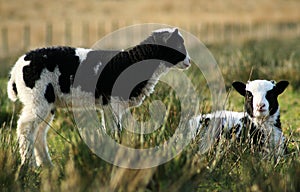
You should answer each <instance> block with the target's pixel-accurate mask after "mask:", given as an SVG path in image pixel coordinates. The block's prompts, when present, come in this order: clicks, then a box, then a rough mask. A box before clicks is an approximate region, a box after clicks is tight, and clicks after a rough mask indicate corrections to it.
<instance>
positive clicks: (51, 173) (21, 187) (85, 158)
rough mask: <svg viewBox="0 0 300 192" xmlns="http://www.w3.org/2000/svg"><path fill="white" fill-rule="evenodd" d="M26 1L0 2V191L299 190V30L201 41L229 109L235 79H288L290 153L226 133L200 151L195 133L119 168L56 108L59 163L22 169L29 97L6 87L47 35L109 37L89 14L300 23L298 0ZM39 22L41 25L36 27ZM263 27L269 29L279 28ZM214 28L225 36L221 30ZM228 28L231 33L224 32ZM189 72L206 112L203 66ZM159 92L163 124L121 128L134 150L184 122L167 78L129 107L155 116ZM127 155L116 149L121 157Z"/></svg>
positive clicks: (285, 114) (75, 42)
mask: <svg viewBox="0 0 300 192" xmlns="http://www.w3.org/2000/svg"><path fill="white" fill-rule="evenodd" d="M22 2H23V1H22ZM26 2H27V3H24V4H22V3H20V1H18V0H12V1H8V2H7V1H4V0H0V19H1V23H0V29H2V30H1V31H0V34H2V36H1V40H0V42H1V43H0V48H3V47H5V46H4V45H6V43H5V39H4V38H5V37H6V35H3V34H5V33H6V29H10V30H9V31H8V32H9V33H8V38H9V39H8V43H7V44H9V45H10V47H9V48H10V51H9V52H5V50H3V49H2V50H0V55H1V56H0V69H1V70H0V169H1V171H0V191H101V192H102V191H146V192H152V191H153V192H154V191H155V192H156V191H199V192H202V191H249V192H250V191H253V192H260V191H261V192H265V191H280V192H281V191H295V192H296V191H300V179H299V178H300V97H299V95H300V36H299V34H300V33H299V31H300V30H299V29H298V28H296V29H295V33H294V34H290V33H288V34H278V35H276V36H267V35H265V36H264V37H261V38H252V36H251V38H243V39H242V40H241V39H240V38H236V37H235V36H233V37H230V38H229V39H226V38H224V39H223V41H222V42H217V41H204V43H205V45H206V46H207V48H208V49H209V50H210V51H211V53H212V55H213V56H214V58H215V59H216V61H217V63H218V66H219V68H220V70H221V72H222V75H223V78H224V82H225V84H226V89H227V92H228V99H227V101H226V104H225V108H226V109H229V110H236V111H242V110H243V98H242V97H241V96H240V95H239V94H238V93H236V92H235V91H234V90H231V83H232V82H233V81H237V80H238V81H244V82H246V81H247V80H248V79H249V78H250V79H258V78H259V79H274V80H276V81H279V80H282V79H285V80H288V81H289V82H290V85H289V87H288V89H287V90H286V91H285V92H284V93H283V94H282V95H281V96H279V103H280V107H281V123H282V128H283V132H284V134H285V136H286V137H287V139H288V154H287V155H286V156H285V157H284V158H282V159H280V161H279V162H273V161H271V160H265V159H262V158H261V157H260V154H258V153H257V152H253V151H252V150H251V149H250V148H249V146H248V145H247V144H245V143H235V142H231V141H226V140H221V142H220V143H219V144H218V145H217V146H216V148H215V149H214V150H211V151H209V152H208V153H206V154H200V153H199V151H198V145H197V141H198V140H199V139H201V138H199V137H197V138H196V139H195V140H194V141H192V142H191V143H189V144H188V146H187V147H185V148H184V150H183V151H182V152H181V153H180V154H179V155H177V156H176V157H175V158H173V159H172V160H170V161H168V162H167V163H165V164H162V165H159V166H157V167H153V168H148V169H125V168H120V167H117V166H114V165H112V164H110V163H107V162H106V161H104V160H103V159H101V158H99V157H98V156H97V155H95V154H94V153H93V152H92V151H91V150H90V149H89V148H88V147H87V145H86V144H85V143H84V141H83V140H82V138H81V136H80V134H79V132H78V129H77V127H76V125H75V124H74V117H73V115H72V113H70V112H68V111H67V110H63V109H59V110H57V112H56V118H55V120H54V122H53V124H52V125H51V128H50V130H49V132H48V137H47V138H48V146H49V152H50V154H51V158H52V161H53V164H54V166H53V167H51V168H48V167H40V168H36V169H34V168H33V169H25V170H24V169H21V166H20V162H21V160H20V155H19V153H18V144H17V138H16V126H17V120H18V115H19V113H20V110H21V108H22V104H21V103H20V102H16V103H12V102H11V101H9V100H8V98H7V93H6V83H7V78H8V75H7V74H8V71H9V69H10V67H11V66H12V65H13V63H14V62H15V61H16V60H17V58H18V57H19V56H20V54H22V53H23V52H21V51H27V48H28V49H29V48H33V47H36V46H44V45H45V44H47V38H50V39H51V41H48V44H47V45H49V43H50V42H51V43H53V44H64V42H67V43H66V44H67V45H72V46H81V45H83V46H86V47H89V46H91V45H92V42H95V41H96V40H98V39H94V38H98V37H99V34H100V37H102V36H104V35H105V33H104V34H103V33H98V34H94V35H93V34H92V33H94V32H93V31H94V30H93V27H94V26H93V22H90V21H94V20H96V21H99V22H96V23H98V24H99V23H102V22H103V21H105V22H106V23H119V24H120V23H121V24H120V25H119V24H118V26H126V25H127V24H138V23H144V22H154V23H155V22H156V23H166V24H170V25H176V26H179V27H181V28H183V29H185V30H186V31H189V29H192V27H190V26H199V25H200V24H201V23H213V24H215V25H219V24H224V23H234V24H239V23H254V24H255V23H260V24H261V23H262V24H263V23H266V24H269V23H277V22H279V23H283V24H285V23H287V24H289V23H290V22H293V23H297V22H299V19H300V15H299V6H300V3H299V2H298V1H296V0H289V1H283V0H275V1H271V0H262V1H260V0H255V1H251V2H250V1H245V2H244V3H240V1H237V0H228V1H219V0H213V1H211V3H210V4H208V3H207V1H196V0H195V1H194V0H190V1H171V0H166V1H159V2H158V1H157V2H156V4H149V3H148V1H146V0H141V1H136V2H134V3H133V2H131V1H130V0H124V1H97V0H89V1H56V0H55V1H49V2H47V3H44V2H42V1H38V0H29V1H26ZM57 4H59V5H60V6H57ZM133 5H135V7H134V6H133ZM194 5H195V6H194ZM196 5H197V6H196ZM66 7H68V8H66ZM149 10H151V11H149ZM53 13H56V14H53ZM154 13H155V14H154ZM120 18H122V19H121V20H120ZM65 21H66V22H65ZM85 21H89V22H90V23H89V26H90V33H91V35H90V36H89V42H86V41H83V40H82V39H81V38H86V37H85V36H81V35H80V33H81V32H82V33H84V31H80V30H81V28H80V30H79V28H77V24H78V23H80V26H82V23H84V22H85ZM47 22H51V23H52V24H53V26H52V27H53V28H51V27H50V28H51V29H52V32H53V36H51V37H47V35H46V37H44V35H43V34H45V31H42V30H45V28H44V26H45V25H44V24H45V23H46V24H47ZM62 22H63V24H62ZM68 22H70V23H72V26H71V27H70V28H69V30H71V31H74V33H72V37H70V36H69V35H70V33H69V32H62V30H61V29H64V28H65V27H66V26H65V23H68ZM24 24H25V27H26V25H27V24H28V25H30V26H31V28H30V35H29V36H30V38H28V39H29V40H28V39H26V38H25V39H23V35H24V31H23V29H24V27H23V26H24ZM41 25H42V26H43V27H41V28H39V27H40V26H41ZM20 26H21V27H20ZM237 26H238V25H237ZM266 26H268V25H266ZM297 26H298V27H299V25H297ZM96 28H97V30H98V32H99V29H100V30H102V28H103V31H104V32H108V31H110V30H113V28H110V27H108V28H109V29H104V28H107V26H102V25H100V26H97V27H96ZM25 29H26V28H25ZM266 29H268V30H269V31H268V33H270V34H272V32H273V28H266ZM46 30H47V28H46ZM263 30H264V29H263ZM274 30H275V29H274ZM78 31H80V32H78ZM103 31H102V32H103ZM25 32H26V30H25ZM46 32H47V31H46ZM191 32H192V30H191ZM211 32H212V31H209V30H207V33H205V34H200V35H199V34H196V35H197V36H198V37H199V38H200V40H202V38H205V36H206V34H207V35H209V34H210V33H211ZM95 33H96V32H95ZM214 33H215V35H217V36H218V31H214ZM223 33H225V34H222V35H223V36H224V37H226V30H225V31H223ZM51 34H52V33H51ZM229 35H230V34H229ZM25 36H26V33H25ZM45 38H46V41H45ZM60 38H62V40H61V39H60ZM20 39H21V40H20ZM66 39H67V41H66ZM68 39H69V44H68ZM26 41H30V42H29V43H28V42H27V43H28V45H29V46H28V47H27V48H26V49H25V46H24V43H25V44H26ZM3 42H4V43H3ZM16 42H22V43H20V44H18V43H16ZM82 42H85V44H84V43H82ZM11 44H13V46H11ZM51 45H52V44H51ZM15 50H16V51H15ZM184 73H185V74H186V75H187V76H188V77H189V79H191V81H192V83H193V85H195V87H196V92H197V94H198V96H199V98H200V99H199V100H200V101H199V107H198V108H199V109H198V111H204V112H209V111H210V110H211V97H210V92H209V90H208V88H207V85H206V81H205V78H204V77H203V74H202V73H201V71H200V70H199V69H198V68H197V67H196V66H195V65H192V66H191V67H190V68H189V69H188V70H187V71H184ZM156 100H159V101H161V102H162V103H163V104H164V105H165V106H166V113H165V118H164V119H163V125H162V126H161V127H160V128H159V129H158V130H156V131H155V132H153V133H152V134H147V135H144V136H140V135H134V134H132V133H130V132H128V131H126V130H123V131H122V133H121V138H122V140H121V143H122V144H124V145H126V146H131V147H133V148H147V147H149V146H150V147H153V146H155V145H158V144H161V143H163V142H165V141H167V140H168V139H170V138H171V137H172V135H173V133H174V132H175V130H176V128H177V126H178V123H179V118H180V112H181V110H182V108H181V107H182V106H181V103H180V99H179V98H178V95H176V92H175V91H174V90H172V88H171V87H170V86H168V85H166V84H164V83H162V82H159V83H158V85H157V87H156V89H155V93H154V94H152V95H151V96H150V97H149V98H147V99H146V100H145V102H144V103H143V104H142V106H140V107H138V108H135V109H132V114H133V116H134V117H135V118H136V119H137V120H139V121H146V120H148V119H149V118H150V116H149V111H150V109H149V105H150V103H151V102H153V101H156ZM120 158H122V154H118V156H116V159H120ZM143 161H147V159H146V157H145V159H141V160H140V162H143Z"/></svg>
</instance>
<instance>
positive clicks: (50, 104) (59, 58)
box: [7, 28, 190, 166]
mask: <svg viewBox="0 0 300 192" xmlns="http://www.w3.org/2000/svg"><path fill="white" fill-rule="evenodd" d="M144 61H145V62H144ZM133 65H137V66H140V68H139V69H140V70H139V71H136V74H133V75H144V80H143V81H141V82H138V84H137V85H136V86H135V87H134V88H133V89H132V90H121V91H114V92H112V90H113V86H114V83H115V82H116V80H117V78H118V77H119V76H120V75H121V73H122V72H124V71H125V70H126V69H128V68H129V67H131V66H133ZM189 66H190V58H189V56H188V53H187V50H186V48H185V46H184V39H183V37H182V35H181V34H180V32H179V31H178V29H176V28H172V29H171V28H166V29H159V30H156V31H153V32H152V34H151V35H150V36H149V37H148V38H147V39H145V40H144V41H142V42H141V43H140V44H139V45H137V46H134V47H132V48H130V49H128V50H125V51H111V50H91V49H84V48H72V47H50V48H41V49H37V50H33V51H30V52H28V53H26V54H25V55H23V56H21V57H20V58H19V59H18V61H17V62H16V64H15V65H14V67H13V68H12V70H11V72H10V78H9V81H8V86H7V91H8V97H9V98H10V99H11V100H12V101H16V100H17V98H19V100H20V101H21V102H22V103H23V105H24V106H23V109H22V113H21V115H20V118H19V120H18V125H17V135H18V142H19V150H20V154H21V161H22V164H24V163H25V162H28V163H29V165H32V166H36V165H37V166H39V165H41V164H51V158H50V155H49V153H48V147H47V141H46V135H47V131H48V129H49V126H48V125H49V124H50V123H51V121H52V120H53V118H54V111H55V108H57V107H76V106H71V104H72V100H74V98H75V100H76V99H78V100H84V99H85V98H88V97H89V98H93V99H94V100H95V103H96V104H97V106H96V107H97V108H98V109H99V110H102V109H103V108H105V106H108V105H109V104H112V105H113V104H114V102H116V103H119V102H124V101H125V102H126V104H127V105H126V106H124V108H127V109H128V108H130V107H135V106H138V105H140V104H141V103H142V101H143V100H144V99H145V97H147V96H149V94H151V93H152V92H153V90H154V86H155V85H156V83H157V82H158V80H159V77H160V76H161V75H162V74H164V73H166V72H167V71H168V70H169V69H170V68H172V67H177V68H180V69H186V68H188V67H189ZM137 73H138V74H137ZM75 75H76V76H77V77H76V76H75ZM78 77H79V78H78ZM75 78H78V79H79V81H77V82H76V83H75V80H74V79H75ZM95 78H96V79H95ZM93 82H95V83H93ZM123 89H124V88H123ZM122 91H123V92H122ZM124 92H125V93H124ZM128 92H129V93H130V95H126V94H127V93H128ZM73 104H74V103H73ZM86 107H88V106H86ZM122 112H124V111H122ZM117 118H118V122H120V121H121V118H122V113H120V114H118V115H117ZM46 122H47V123H46Z"/></svg>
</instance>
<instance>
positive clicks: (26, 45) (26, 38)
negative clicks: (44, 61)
mask: <svg viewBox="0 0 300 192" xmlns="http://www.w3.org/2000/svg"><path fill="white" fill-rule="evenodd" d="M23 37H24V39H23V41H24V47H23V49H24V50H27V49H29V47H30V26H29V25H25V26H24V36H23Z"/></svg>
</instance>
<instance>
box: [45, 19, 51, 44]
mask: <svg viewBox="0 0 300 192" xmlns="http://www.w3.org/2000/svg"><path fill="white" fill-rule="evenodd" d="M52 28H53V27H52V24H51V23H47V25H46V42H45V44H46V45H47V46H49V45H52V38H53V37H52V36H53V29H52Z"/></svg>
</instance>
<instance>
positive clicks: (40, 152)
mask: <svg viewBox="0 0 300 192" xmlns="http://www.w3.org/2000/svg"><path fill="white" fill-rule="evenodd" d="M53 118H54V111H53V110H52V111H51V113H49V115H48V117H47V118H46V119H45V120H43V121H42V122H41V124H40V126H39V127H38V131H37V136H36V141H35V142H34V153H35V160H36V163H37V166H40V165H46V166H52V163H51V158H50V155H49V152H48V146H47V132H48V130H49V128H50V124H51V122H52V121H53Z"/></svg>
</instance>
